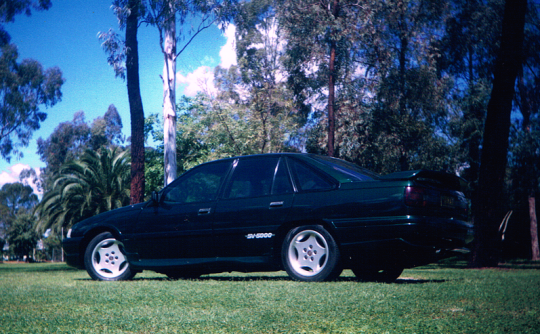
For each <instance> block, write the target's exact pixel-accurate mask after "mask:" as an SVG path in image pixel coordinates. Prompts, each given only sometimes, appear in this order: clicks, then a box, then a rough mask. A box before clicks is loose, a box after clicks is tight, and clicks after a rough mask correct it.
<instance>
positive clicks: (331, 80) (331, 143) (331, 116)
mask: <svg viewBox="0 0 540 334" xmlns="http://www.w3.org/2000/svg"><path fill="white" fill-rule="evenodd" d="M338 15H339V0H334V3H333V7H332V16H333V17H334V19H337V18H338ZM330 38H331V39H332V41H331V42H330V61H329V64H328V70H329V72H330V73H329V76H328V156H330V157H333V156H334V155H335V152H334V147H335V138H334V137H335V133H336V117H335V113H334V105H335V80H336V78H335V76H336V74H335V63H336V42H335V41H334V40H333V36H330Z"/></svg>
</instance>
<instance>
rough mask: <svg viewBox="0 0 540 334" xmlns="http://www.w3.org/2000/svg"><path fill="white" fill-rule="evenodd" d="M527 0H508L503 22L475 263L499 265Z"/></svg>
mask: <svg viewBox="0 0 540 334" xmlns="http://www.w3.org/2000/svg"><path fill="white" fill-rule="evenodd" d="M526 11H527V0H517V1H508V0H507V1H506V3H505V7H504V16H503V22H502V35H501V48H500V51H499V55H498V56H497V61H496V63H495V73H494V81H493V90H492V92H491V98H490V100H489V103H488V109H487V110H488V111H487V116H486V123H485V128H484V137H483V145H482V157H481V162H480V173H479V183H478V194H477V195H478V197H477V199H476V203H477V205H476V206H475V207H473V210H474V211H473V212H474V215H475V229H476V234H475V240H476V244H475V247H474V253H473V258H472V265H473V266H475V267H486V266H496V265H497V263H498V254H497V244H498V237H497V227H498V224H499V223H500V221H501V220H502V217H503V214H502V212H501V208H503V206H502V205H501V204H502V203H501V197H502V194H503V193H504V192H503V188H504V178H505V172H506V163H507V154H508V138H509V132H510V113H511V111H512V100H513V97H514V91H515V90H514V87H515V84H516V77H517V75H518V72H519V68H520V67H521V64H522V60H523V58H522V56H523V53H522V50H523V40H524V25H525V13H526Z"/></svg>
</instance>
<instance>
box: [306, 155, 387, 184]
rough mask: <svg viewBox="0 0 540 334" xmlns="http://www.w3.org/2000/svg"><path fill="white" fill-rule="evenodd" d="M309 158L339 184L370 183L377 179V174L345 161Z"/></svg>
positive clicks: (313, 156) (314, 156) (317, 156)
mask: <svg viewBox="0 0 540 334" xmlns="http://www.w3.org/2000/svg"><path fill="white" fill-rule="evenodd" d="M310 157H311V158H313V159H314V160H315V161H317V162H319V163H320V164H321V165H323V166H324V167H323V166H319V167H320V168H321V169H322V170H324V171H325V172H327V173H328V174H330V175H332V176H333V177H335V178H336V179H337V180H338V181H339V182H341V183H345V182H362V181H372V180H376V179H378V178H379V175H378V174H377V173H374V172H372V171H370V170H367V169H365V168H362V167H360V166H358V165H355V164H353V163H350V162H348V161H345V160H341V159H336V158H330V157H325V156H320V155H310Z"/></svg>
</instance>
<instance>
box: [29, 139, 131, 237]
mask: <svg viewBox="0 0 540 334" xmlns="http://www.w3.org/2000/svg"><path fill="white" fill-rule="evenodd" d="M130 173H131V172H130V163H129V151H123V150H121V149H120V148H108V149H102V150H101V152H97V151H93V150H87V151H86V152H85V153H84V154H83V156H82V157H81V158H80V160H76V161H73V162H70V163H67V164H65V165H63V166H62V168H61V169H60V173H59V174H58V175H57V177H56V178H55V180H54V184H53V188H52V190H51V191H49V192H47V193H46V194H45V195H44V197H43V200H42V201H41V202H40V204H39V205H38V206H37V208H36V213H37V215H38V217H39V220H38V225H37V229H38V230H39V231H45V230H46V229H48V228H51V229H52V230H53V232H55V233H58V232H59V231H60V229H61V228H62V227H70V226H71V225H73V224H75V223H77V222H78V221H80V220H83V219H85V218H89V217H92V216H94V215H97V214H99V213H101V212H105V211H109V210H112V209H116V208H120V207H123V206H126V205H128V204H129V202H130V196H129V195H130V192H129V189H130V180H131V174H130Z"/></svg>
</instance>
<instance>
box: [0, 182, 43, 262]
mask: <svg viewBox="0 0 540 334" xmlns="http://www.w3.org/2000/svg"><path fill="white" fill-rule="evenodd" d="M37 203H38V197H37V196H36V194H34V193H33V189H32V188H31V187H30V186H28V185H24V184H22V183H19V182H16V183H6V184H4V185H3V186H2V188H1V189H0V244H2V245H1V246H2V247H1V248H0V251H1V250H2V248H3V247H4V246H3V242H4V241H6V240H7V241H8V242H9V244H10V246H13V244H12V241H15V242H16V243H17V245H18V242H19V240H23V239H25V236H21V237H20V239H17V238H18V236H17V234H16V233H18V232H17V231H19V228H20V226H19V225H21V224H22V225H23V226H27V225H24V224H23V223H22V221H18V220H19V218H21V216H22V215H25V214H26V213H28V212H31V210H32V209H33V207H34V206H35V205H36V204H37ZM21 219H22V220H23V221H25V220H27V219H26V218H21ZM27 236H28V235H27ZM16 247H18V246H16ZM19 250H20V249H18V248H17V251H19ZM22 255H27V254H22Z"/></svg>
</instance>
